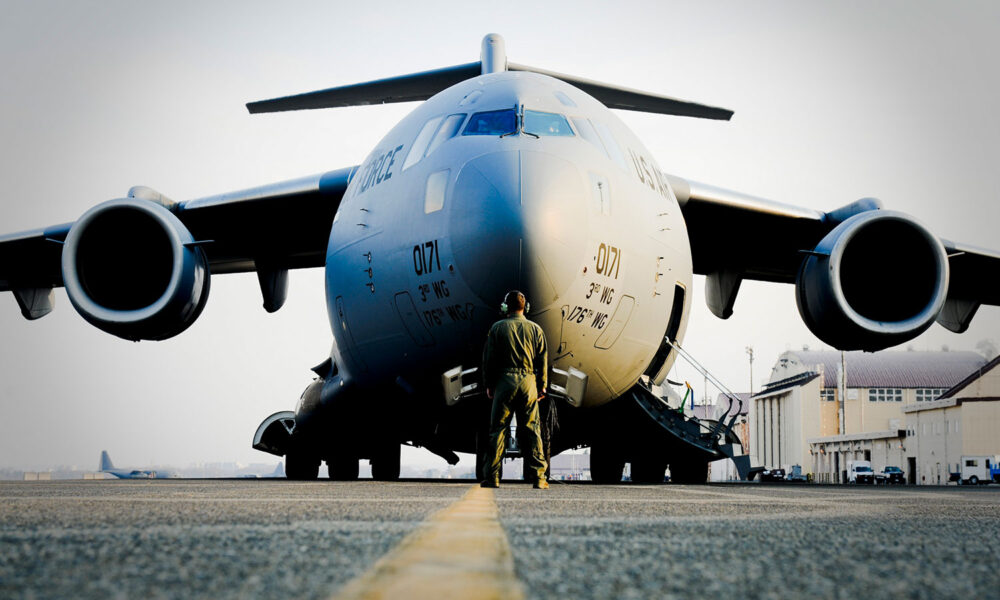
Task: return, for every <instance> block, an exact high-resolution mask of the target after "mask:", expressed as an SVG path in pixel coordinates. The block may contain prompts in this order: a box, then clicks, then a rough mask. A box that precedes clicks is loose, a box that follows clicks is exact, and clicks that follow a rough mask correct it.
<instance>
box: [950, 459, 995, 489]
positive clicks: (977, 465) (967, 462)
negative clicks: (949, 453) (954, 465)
mask: <svg viewBox="0 0 1000 600" xmlns="http://www.w3.org/2000/svg"><path fill="white" fill-rule="evenodd" d="M997 459H998V457H996V456H963V457H962V462H961V463H959V473H958V485H963V484H964V485H977V484H980V483H989V482H990V481H992V480H993V479H994V476H996V475H1000V465H998V464H997V462H1000V461H998V460H997Z"/></svg>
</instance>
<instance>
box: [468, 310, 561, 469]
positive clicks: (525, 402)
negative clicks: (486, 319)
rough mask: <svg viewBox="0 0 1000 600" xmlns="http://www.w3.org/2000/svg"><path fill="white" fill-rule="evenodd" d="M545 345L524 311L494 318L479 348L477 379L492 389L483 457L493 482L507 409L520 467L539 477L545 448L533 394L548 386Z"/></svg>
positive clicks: (500, 456)
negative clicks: (480, 376) (517, 443)
mask: <svg viewBox="0 0 1000 600" xmlns="http://www.w3.org/2000/svg"><path fill="white" fill-rule="evenodd" d="M548 370H549V369H548V350H547V348H546V344H545V333H544V332H543V331H542V328H541V327H539V326H538V324H536V323H533V322H531V321H529V320H528V319H526V318H524V315H514V316H512V317H509V318H506V319H503V320H502V321H497V322H496V323H494V324H493V326H492V327H491V328H490V333H489V335H488V336H487V337H486V347H485V348H484V349H483V382H484V383H485V385H486V387H487V388H488V389H491V390H493V410H492V413H491V415H490V441H489V445H488V446H487V448H486V455H485V456H484V459H485V460H484V463H485V465H486V478H485V481H487V482H494V483H496V482H498V481H499V478H500V463H501V462H502V460H503V453H504V441H505V440H504V437H505V434H506V431H507V425H508V424H509V423H510V419H511V415H512V414H517V424H518V426H517V433H518V438H519V440H520V442H521V453H522V454H523V456H524V461H525V466H526V472H532V473H535V477H536V478H537V479H536V481H544V480H545V469H546V464H545V454H544V453H543V451H542V436H541V430H540V427H539V421H538V397H539V396H540V395H542V394H544V393H545V389H546V387H547V386H548Z"/></svg>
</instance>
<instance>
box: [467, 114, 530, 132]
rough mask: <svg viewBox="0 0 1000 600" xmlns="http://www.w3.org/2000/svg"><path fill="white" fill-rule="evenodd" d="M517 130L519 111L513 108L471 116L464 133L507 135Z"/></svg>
mask: <svg viewBox="0 0 1000 600" xmlns="http://www.w3.org/2000/svg"><path fill="white" fill-rule="evenodd" d="M516 132H517V113H515V112H514V110H513V109H507V110H491V111H488V112H480V113H475V114H474V115H472V116H471V117H469V124H468V125H466V126H465V131H463V132H462V135H505V134H511V133H516Z"/></svg>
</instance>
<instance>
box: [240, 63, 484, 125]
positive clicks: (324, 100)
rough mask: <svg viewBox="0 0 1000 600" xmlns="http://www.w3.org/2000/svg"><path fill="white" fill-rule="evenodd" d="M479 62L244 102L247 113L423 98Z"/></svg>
mask: <svg viewBox="0 0 1000 600" xmlns="http://www.w3.org/2000/svg"><path fill="white" fill-rule="evenodd" d="M481 69H482V67H481V65H480V63H479V62H474V63H468V64H465V65H456V66H454V67H445V68H443V69H437V70H434V71H424V72H422V73H413V74H411V75H401V76H399V77H389V78H387V79H378V80H375V81H368V82H366V83H355V84H353V85H345V86H341V87H335V88H330V89H326V90H319V91H317V92H306V93H304V94H296V95H294V96H286V97H284V98H274V99H271V100H259V101H257V102H250V103H248V104H247V109H248V110H249V111H250V113H251V114H256V113H269V112H282V111H286V110H307V109H313V108H333V107H338V106H361V105H368V104H386V103H389V102H414V101H417V100H426V99H428V98H430V97H431V96H433V95H434V94H436V93H438V92H440V91H441V90H444V89H447V88H449V87H451V86H453V85H455V84H456V83H460V82H462V81H465V80H466V79H472V78H473V77H476V76H477V75H479V74H480V72H481Z"/></svg>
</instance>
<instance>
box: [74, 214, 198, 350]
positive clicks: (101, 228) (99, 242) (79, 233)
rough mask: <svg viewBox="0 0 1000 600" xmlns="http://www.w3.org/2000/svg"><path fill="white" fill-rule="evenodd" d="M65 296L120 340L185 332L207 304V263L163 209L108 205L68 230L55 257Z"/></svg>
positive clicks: (174, 218) (185, 229)
mask: <svg viewBox="0 0 1000 600" xmlns="http://www.w3.org/2000/svg"><path fill="white" fill-rule="evenodd" d="M62 275H63V283H64V284H65V286H66V293H67V294H68V295H69V299H70V302H71V303H72V304H73V307H74V308H76V310H77V312H79V313H80V315H81V316H83V318H84V319H86V320H87V321H88V322H90V324H91V325H93V326H95V327H97V328H98V329H101V330H102V331H105V332H107V333H110V334H112V335H116V336H118V337H120V338H124V339H127V340H133V341H138V340H163V339H167V338H169V337H173V336H175V335H177V334H178V333H181V332H182V331H184V330H185V329H187V328H188V327H189V326H190V325H191V324H192V323H194V321H195V319H197V318H198V315H200V314H201V311H202V309H203V308H204V307H205V302H206V301H207V300H208V290H209V283H210V274H209V268H208V260H207V259H206V257H205V252H204V250H202V249H201V247H199V246H198V245H197V244H196V243H195V240H194V238H193V237H192V236H191V232H189V231H188V229H187V228H186V227H185V226H184V224H183V223H181V221H180V220H179V219H178V218H177V217H176V216H175V215H174V214H173V213H172V212H170V210H168V209H167V208H165V207H164V206H163V205H161V204H159V203H157V202H153V201H149V200H145V199H137V198H133V197H130V198H123V199H120V200H110V201H108V202H104V203H103V204H98V205H97V206H95V207H94V208H92V209H90V210H89V211H87V212H86V213H84V215H83V216H82V217H80V219H79V220H78V221H77V222H76V223H74V224H73V227H72V228H71V229H70V231H69V235H67V236H66V243H65V245H64V246H63V253H62Z"/></svg>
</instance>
